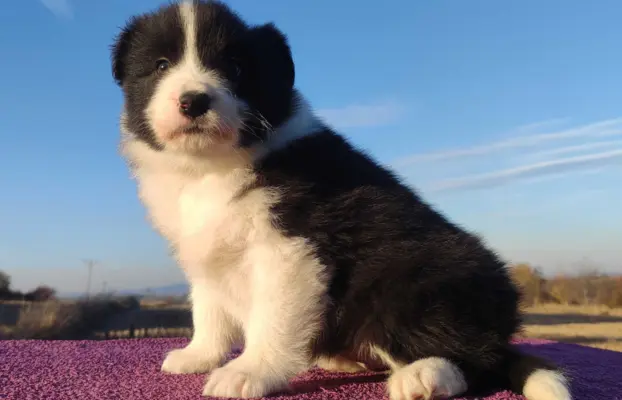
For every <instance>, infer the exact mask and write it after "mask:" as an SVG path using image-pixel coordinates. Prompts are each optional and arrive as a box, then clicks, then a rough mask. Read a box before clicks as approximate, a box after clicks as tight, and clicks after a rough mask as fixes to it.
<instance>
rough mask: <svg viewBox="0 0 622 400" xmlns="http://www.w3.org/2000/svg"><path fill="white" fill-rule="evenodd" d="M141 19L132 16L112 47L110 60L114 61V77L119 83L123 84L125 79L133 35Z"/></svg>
mask: <svg viewBox="0 0 622 400" xmlns="http://www.w3.org/2000/svg"><path fill="white" fill-rule="evenodd" d="M138 22H139V20H138V19H137V18H135V17H134V18H132V19H131V20H130V21H129V22H128V23H127V24H126V25H125V27H124V28H123V29H122V30H121V32H119V34H118V35H117V37H116V38H115V40H114V43H113V44H112V46H111V49H110V61H111V63H112V77H113V78H114V80H115V82H116V83H117V85H119V86H121V85H122V84H123V80H124V79H125V65H126V63H127V56H128V53H129V50H130V43H131V41H132V37H133V36H134V34H135V32H136V28H137V25H138Z"/></svg>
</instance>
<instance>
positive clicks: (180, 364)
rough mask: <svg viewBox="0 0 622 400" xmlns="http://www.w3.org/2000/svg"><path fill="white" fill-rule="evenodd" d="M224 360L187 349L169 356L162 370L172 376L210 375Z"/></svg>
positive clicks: (206, 353) (196, 350)
mask: <svg viewBox="0 0 622 400" xmlns="http://www.w3.org/2000/svg"><path fill="white" fill-rule="evenodd" d="M221 362H222V358H220V357H216V356H213V355H209V354H208V352H206V351H201V350H199V349H197V348H190V347H186V348H184V349H177V350H173V351H171V352H170V353H168V354H167V356H166V358H165V359H164V362H163V363H162V368H161V370H162V371H163V372H168V373H170V374H199V373H208V372H210V371H212V370H214V369H215V368H217V367H218V366H219V365H220V363H221Z"/></svg>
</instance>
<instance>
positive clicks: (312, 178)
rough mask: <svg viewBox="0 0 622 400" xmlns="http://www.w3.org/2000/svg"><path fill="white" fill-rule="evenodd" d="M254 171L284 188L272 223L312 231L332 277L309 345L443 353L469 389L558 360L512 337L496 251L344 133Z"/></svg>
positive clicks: (515, 380) (512, 381) (297, 146)
mask: <svg viewBox="0 0 622 400" xmlns="http://www.w3.org/2000/svg"><path fill="white" fill-rule="evenodd" d="M319 154H321V158H318V155H319ZM255 168H256V171H257V173H258V175H259V177H260V179H259V180H258V182H257V185H259V186H264V187H276V188H279V190H280V191H281V192H282V193H284V194H285V196H284V197H283V199H282V201H281V202H280V203H278V204H277V205H276V206H275V207H274V209H273V212H274V213H275V215H276V216H277V217H278V218H277V219H276V220H277V221H279V222H278V225H279V228H280V229H281V230H282V231H283V232H284V233H285V234H286V235H290V236H301V237H305V238H307V239H308V240H309V241H310V242H311V243H312V244H313V245H314V246H315V248H316V249H317V256H318V257H319V258H320V259H321V260H322V262H323V264H324V265H325V266H326V267H327V268H328V269H329V271H330V273H331V275H332V281H331V285H330V291H329V296H330V300H331V304H332V305H331V307H330V309H329V310H328V312H327V318H326V325H325V328H324V330H323V332H322V334H321V336H320V337H318V340H317V342H316V343H315V351H316V354H318V355H320V354H323V355H337V354H352V353H356V351H357V349H360V348H362V347H363V346H365V345H366V344H367V345H369V344H374V345H376V346H378V347H380V348H382V349H383V350H385V351H386V352H387V353H389V354H390V355H391V356H392V357H394V358H395V359H396V360H397V361H399V362H402V363H406V364H408V363H411V362H413V361H415V360H418V359H421V358H426V357H432V356H436V357H445V358H447V359H449V360H451V361H453V362H454V363H455V364H456V365H458V366H459V367H460V369H461V370H462V371H463V373H464V375H465V377H466V380H467V382H468V384H469V391H470V392H474V393H481V392H484V391H488V390H492V389H497V388H511V389H512V390H514V391H516V392H518V393H521V392H522V388H523V386H524V383H525V380H526V378H527V377H528V376H529V373H531V372H533V371H534V370H536V369H538V368H546V369H551V368H554V367H553V366H551V365H549V364H548V363H546V362H544V361H543V360H540V359H538V358H535V357H529V358H526V357H523V356H522V355H520V353H517V351H516V350H515V349H513V348H511V347H510V346H509V344H508V343H509V340H510V338H511V337H512V336H513V335H514V334H515V333H516V332H517V331H518V330H519V327H520V322H521V318H520V314H519V312H518V301H519V292H518V290H517V288H516V287H515V285H514V284H513V283H512V281H511V279H510V277H509V275H508V271H507V269H506V268H505V266H504V263H503V262H502V261H501V260H500V259H499V258H498V257H497V256H496V255H495V253H494V252H492V251H491V250H490V249H488V248H487V247H486V246H485V244H484V243H483V242H482V241H481V240H480V239H479V238H477V237H476V236H474V235H473V234H470V233H469V232H467V231H465V230H463V229H461V228H460V227H458V226H456V225H455V224H453V223H451V222H450V221H449V220H448V219H447V218H445V217H444V216H443V215H442V214H440V213H439V212H437V211H435V210H434V209H432V208H431V207H430V206H429V205H428V204H426V203H425V202H424V201H423V200H422V199H421V198H420V197H419V196H418V195H417V194H416V193H415V192H414V191H413V190H411V189H410V188H408V187H407V186H405V185H404V184H403V183H401V182H400V181H399V179H398V178H396V177H395V176H394V175H393V174H392V173H391V172H390V171H388V170H387V169H385V168H383V167H381V166H380V165H378V164H377V163H376V162H374V161H373V160H372V159H371V158H370V157H369V156H367V155H365V154H364V153H362V152H360V151H359V150H357V149H355V148H353V147H352V146H351V145H350V144H349V143H348V142H347V141H346V140H345V139H344V138H343V137H341V136H340V135H338V134H336V133H334V132H332V131H331V130H329V129H326V130H325V131H324V132H322V133H320V134H316V135H313V136H309V137H306V138H303V139H299V140H297V141H296V142H294V143H292V144H290V145H289V146H288V147H287V148H285V149H283V150H281V151H278V152H275V153H272V154H271V155H269V156H268V157H267V158H265V159H264V160H263V161H261V162H260V163H258V164H257V165H256V166H255ZM518 363H521V368H518V369H517V368H516V367H517V365H518Z"/></svg>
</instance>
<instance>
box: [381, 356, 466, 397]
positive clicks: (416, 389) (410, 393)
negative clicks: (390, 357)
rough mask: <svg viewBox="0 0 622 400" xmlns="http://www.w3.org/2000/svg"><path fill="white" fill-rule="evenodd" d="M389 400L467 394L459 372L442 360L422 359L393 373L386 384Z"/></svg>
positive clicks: (452, 365) (451, 364) (434, 358)
mask: <svg viewBox="0 0 622 400" xmlns="http://www.w3.org/2000/svg"><path fill="white" fill-rule="evenodd" d="M387 389H388V391H389V398H390V399H391V400H423V399H425V400H430V399H437V398H442V399H445V398H450V397H453V396H457V395H459V394H461V393H463V392H465V391H466V389H467V385H466V382H465V380H464V376H463V375H462V372H461V371H460V370H459V369H458V367H456V366H455V365H454V364H453V363H452V362H450V361H448V360H445V359H443V358H436V357H431V358H425V359H422V360H419V361H415V362H414V363H412V364H409V365H407V366H405V367H403V368H400V369H399V370H397V371H395V373H393V375H391V377H390V378H389V380H388V381H387Z"/></svg>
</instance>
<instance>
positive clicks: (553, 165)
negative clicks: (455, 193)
mask: <svg viewBox="0 0 622 400" xmlns="http://www.w3.org/2000/svg"><path fill="white" fill-rule="evenodd" d="M621 162H622V148H621V149H618V150H611V151H606V152H601V153H595V154H588V155H584V156H576V157H568V158H562V159H556V160H551V161H545V162H539V163H535V164H530V165H524V166H521V167H517V168H509V169H504V170H500V171H495V172H491V173H486V174H480V175H472V176H466V177H462V178H456V179H447V180H443V181H440V182H438V183H436V184H435V185H433V186H432V187H431V188H430V189H431V190H432V191H435V192H440V191H451V190H464V189H471V188H484V187H494V186H500V185H504V184H506V183H509V182H512V181H515V180H519V179H524V178H532V177H536V176H540V175H544V174H559V173H562V172H566V171H571V170H575V169H583V168H594V167H598V166H602V165H610V164H612V163H621Z"/></svg>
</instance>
